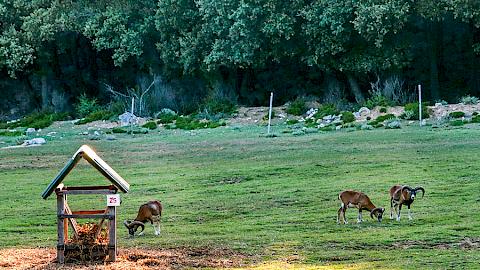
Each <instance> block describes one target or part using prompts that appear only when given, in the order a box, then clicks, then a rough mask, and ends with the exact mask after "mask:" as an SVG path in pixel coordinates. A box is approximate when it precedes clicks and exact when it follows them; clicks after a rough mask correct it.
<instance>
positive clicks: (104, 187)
mask: <svg viewBox="0 0 480 270" xmlns="http://www.w3.org/2000/svg"><path fill="white" fill-rule="evenodd" d="M99 189H107V190H118V189H117V188H116V187H115V186H114V185H109V186H80V187H65V188H64V189H63V190H99Z"/></svg>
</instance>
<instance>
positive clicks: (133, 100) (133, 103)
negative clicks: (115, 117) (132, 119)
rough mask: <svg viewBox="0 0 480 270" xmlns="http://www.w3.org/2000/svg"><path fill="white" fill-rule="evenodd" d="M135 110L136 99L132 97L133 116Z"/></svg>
mask: <svg viewBox="0 0 480 270" xmlns="http://www.w3.org/2000/svg"><path fill="white" fill-rule="evenodd" d="M134 109H135V98H134V97H132V114H134V113H133V112H134Z"/></svg>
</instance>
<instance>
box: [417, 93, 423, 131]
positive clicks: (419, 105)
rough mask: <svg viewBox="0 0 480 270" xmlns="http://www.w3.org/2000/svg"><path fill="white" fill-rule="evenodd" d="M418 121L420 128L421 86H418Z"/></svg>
mask: <svg viewBox="0 0 480 270" xmlns="http://www.w3.org/2000/svg"><path fill="white" fill-rule="evenodd" d="M418 119H419V120H420V126H422V85H421V84H419V85H418Z"/></svg>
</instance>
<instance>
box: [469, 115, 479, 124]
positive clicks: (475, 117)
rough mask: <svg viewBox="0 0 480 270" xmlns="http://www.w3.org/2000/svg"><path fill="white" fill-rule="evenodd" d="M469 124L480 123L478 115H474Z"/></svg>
mask: <svg viewBox="0 0 480 270" xmlns="http://www.w3.org/2000/svg"><path fill="white" fill-rule="evenodd" d="M470 122H471V123H480V115H474V116H473V117H472V121H470Z"/></svg>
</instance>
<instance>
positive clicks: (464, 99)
mask: <svg viewBox="0 0 480 270" xmlns="http://www.w3.org/2000/svg"><path fill="white" fill-rule="evenodd" d="M460 102H462V103H463V104H477V103H478V98H477V97H474V96H470V95H467V96H463V97H462V98H460Z"/></svg>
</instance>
